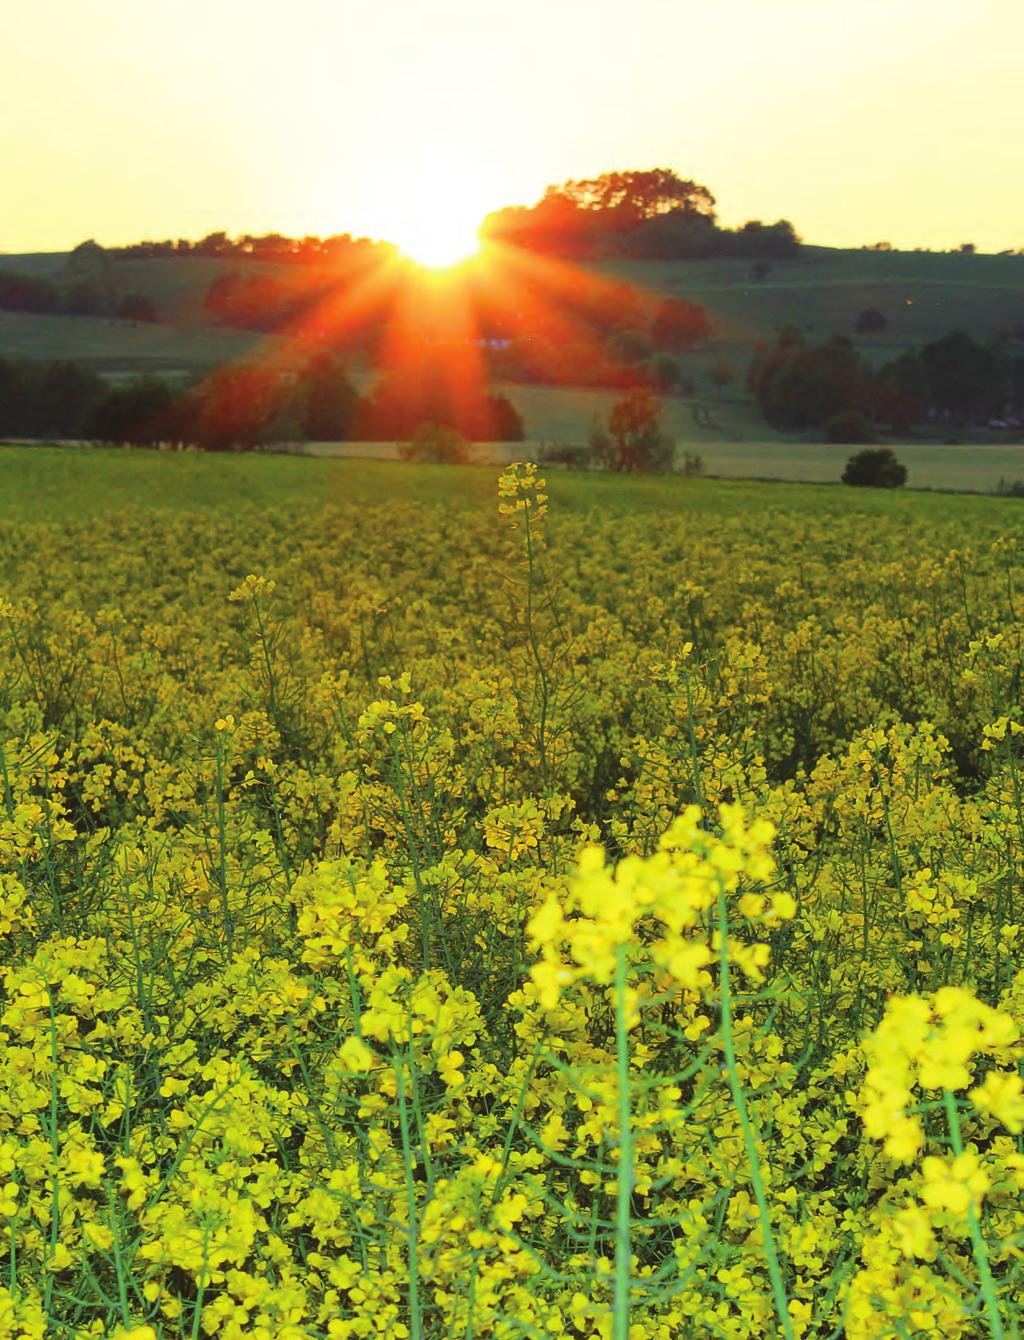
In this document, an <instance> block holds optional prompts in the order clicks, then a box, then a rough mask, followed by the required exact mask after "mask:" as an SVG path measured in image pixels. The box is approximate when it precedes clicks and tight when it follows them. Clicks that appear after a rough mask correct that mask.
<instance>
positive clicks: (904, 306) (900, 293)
mask: <svg viewBox="0 0 1024 1340" xmlns="http://www.w3.org/2000/svg"><path fill="white" fill-rule="evenodd" d="M64 259H65V258H64V256H63V255H62V254H51V255H38V254H37V255H24V256H0V269H21V270H24V271H26V272H30V273H32V274H35V275H46V274H55V273H56V272H58V271H59V269H60V267H61V265H62V264H63V262H64ZM594 268H595V270H596V271H597V272H598V273H600V274H603V275H606V276H608V277H609V278H615V279H621V280H627V281H628V282H629V283H631V284H633V285H635V286H636V287H637V288H639V289H641V290H643V291H644V292H646V293H648V294H649V295H652V296H658V295H676V296H685V297H688V298H692V299H693V300H695V301H697V302H699V303H701V304H702V305H703V306H704V307H705V308H706V309H707V310H708V312H709V313H710V315H711V317H712V320H713V322H714V326H715V333H714V336H713V338H712V339H710V340H709V341H707V342H705V343H704V344H703V345H702V346H701V347H700V348H698V349H696V350H694V351H691V352H690V353H688V354H685V355H683V356H682V362H683V364H684V367H685V371H686V373H687V375H688V376H689V377H690V378H691V380H692V382H693V384H694V387H695V391H696V397H695V400H694V401H687V402H684V401H676V402H671V403H670V406H669V411H668V417H669V426H670V428H671V429H672V431H673V432H674V433H675V434H676V436H677V437H678V439H679V440H680V442H681V443H687V444H689V443H691V442H692V443H695V444H700V443H704V444H710V443H716V442H749V441H751V440H756V441H762V442H763V441H771V440H772V438H773V434H772V433H771V432H770V431H766V429H765V426H764V424H763V423H762V421H761V420H760V417H759V415H758V414H757V412H756V409H755V407H754V406H753V404H752V403H751V401H750V400H749V399H748V398H747V397H746V395H745V394H744V390H743V381H744V377H745V374H746V369H747V365H748V363H749V360H750V355H751V351H752V348H753V346H754V344H755V343H756V342H757V341H758V340H760V339H764V338H766V337H769V336H770V335H771V334H772V333H773V332H774V331H775V330H776V329H777V328H778V327H779V326H782V325H797V326H800V327H801V328H803V329H804V330H805V331H807V332H808V334H809V335H810V336H811V337H812V338H824V337H826V336H828V335H830V334H832V333H833V332H836V331H839V332H843V333H846V334H850V335H852V334H853V325H854V322H855V320H856V318H857V315H858V313H860V312H861V311H863V310H864V309H865V308H867V307H877V308H878V309H879V310H880V311H881V312H883V313H884V315H885V316H886V317H887V319H888V326H887V328H886V330H885V331H884V332H883V333H882V334H881V335H877V336H870V337H857V341H856V342H857V345H858V347H859V348H861V349H862V350H863V351H864V352H865V353H866V354H867V355H868V356H869V357H871V358H873V359H875V360H876V361H884V360H887V359H889V358H892V357H894V356H895V355H896V354H898V353H899V352H900V351H901V350H903V349H905V348H908V347H910V346H912V345H917V344H922V343H924V342H926V341H928V340H931V339H935V338H937V337H938V336H940V335H942V334H944V333H945V332H947V331H948V330H951V329H954V328H959V329H963V330H966V331H968V332H969V333H970V334H971V335H972V336H974V337H975V338H977V339H979V340H988V339H991V338H992V337H993V336H995V335H996V334H998V333H999V332H1000V331H1004V330H1007V329H1009V328H1011V327H1014V326H1017V325H1019V324H1020V323H1022V322H1024V257H1022V256H978V255H966V254H961V253H953V254H946V253H930V252H896V251H894V252H877V251H859V250H858V251H839V250H833V249H829V248H822V247H807V248H804V250H803V253H802V254H801V256H800V257H799V258H798V259H797V260H793V261H784V262H783V261H780V262H775V263H774V264H773V265H772V266H771V267H770V269H769V271H768V273H767V274H766V275H765V276H764V277H763V278H762V279H759V280H758V279H754V278H753V277H752V273H751V265H750V262H749V261H746V260H723V259H717V260H709V261H688V262H661V261H617V262H608V263H603V264H601V265H598V266H595V267H594ZM232 271H241V272H244V273H245V274H256V273H261V274H266V275H271V276H273V275H275V274H277V275H279V276H281V277H282V278H284V277H288V276H292V277H293V276H294V266H290V265H285V264H273V263H269V262H249V261H244V262H243V261H231V260H216V259H207V258H199V257H189V258H184V259H180V260H178V259H155V260H126V261H119V262H117V263H116V266H115V272H116V277H117V282H118V286H119V289H120V290H121V291H122V292H125V293H127V292H133V293H141V294H144V295H146V296H147V297H149V298H150V299H152V301H153V302H154V303H155V305H156V307H157V310H158V312H159V313H160V316H161V321H160V323H159V324H158V325H157V326H155V327H149V326H146V325H142V324H133V323H131V322H118V321H108V320H97V319H93V318H84V317H83V318H79V317H74V318H65V317H39V316H30V315H23V314H15V313H10V312H7V313H0V355H16V356H20V357H26V358H74V359H79V360H81V361H84V362H88V363H91V364H92V365H93V366H95V367H97V368H99V369H100V370H101V371H104V372H108V373H111V374H114V375H117V374H122V375H123V374H125V373H129V372H134V371H138V370H140V369H152V370H160V371H167V370H178V371H183V372H195V371H199V370H201V369H203V368H208V367H211V366H213V365H215V364H217V363H221V362H224V361H230V360H235V359H242V358H246V357H250V356H252V355H254V354H257V353H259V352H260V351H261V350H265V349H266V348H268V347H270V348H272V349H274V352H275V355H276V356H280V354H281V350H280V347H279V346H275V344H274V342H273V341H271V342H270V344H269V346H268V342H267V339H266V337H262V336H258V335H255V334H250V333H248V332H241V331H234V330H229V329H225V328H223V327H218V326H215V325H212V324H211V323H210V322H209V321H208V320H207V318H206V316H205V314H204V311H203V298H204V295H205V293H206V291H207V289H208V288H209V286H210V284H211V283H212V282H213V280H214V279H215V278H217V277H218V276H219V275H222V274H225V273H230V272H232ZM716 362H725V363H726V364H728V366H729V368H730V369H731V371H732V372H733V381H732V383H731V384H730V385H729V386H727V387H726V388H725V390H724V391H723V390H721V389H719V388H717V387H716V386H715V385H714V383H713V382H712V380H711V378H710V371H711V368H712V366H713V365H714V364H715V363H716ZM505 389H507V390H508V391H509V392H510V393H511V394H512V396H513V398H514V400H515V403H516V404H517V406H518V407H519V409H520V411H521V413H522V414H523V416H524V419H525V421H526V430H527V436H528V437H529V438H530V439H535V440H557V441H566V440H577V441H579V440H581V439H582V438H583V437H584V436H585V434H586V430H587V426H588V423H589V421H590V418H591V416H592V414H593V413H594V410H595V409H601V408H603V407H605V406H606V405H607V403H609V399H610V397H609V396H608V395H606V394H604V393H601V392H596V391H585V390H574V389H568V390H564V389H552V388H546V387H536V386H524V385H518V384H517V385H514V386H510V387H507V388H505ZM695 408H696V409H697V413H696V414H695V412H694V411H695ZM704 410H706V411H707V413H706V414H705V413H704Z"/></svg>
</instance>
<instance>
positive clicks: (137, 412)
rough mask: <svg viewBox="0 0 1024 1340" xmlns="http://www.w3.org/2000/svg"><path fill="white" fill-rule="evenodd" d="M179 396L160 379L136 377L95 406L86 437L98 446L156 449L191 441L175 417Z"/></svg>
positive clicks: (177, 417)
mask: <svg viewBox="0 0 1024 1340" xmlns="http://www.w3.org/2000/svg"><path fill="white" fill-rule="evenodd" d="M177 399H178V395H177V393H176V391H175V389H174V387H173V386H171V385H170V384H169V383H168V382H166V381H164V380H163V378H161V377H152V376H150V377H136V378H134V379H133V380H132V381H129V382H126V383H125V384H124V385H123V386H116V387H113V388H112V389H111V390H110V391H108V393H107V394H106V396H104V398H103V399H102V400H101V401H100V402H99V404H98V405H96V406H95V408H94V410H93V413H92V416H91V419H90V421H89V425H88V429H87V436H89V437H91V438H94V439H96V440H97V441H99V442H114V443H121V442H128V443H131V444H132V445H133V446H140V447H141V446H153V445H155V444H156V443H158V442H166V441H169V440H175V439H179V438H181V437H183V436H184V437H186V438H190V436H191V435H190V434H188V433H184V434H183V433H182V429H183V428H184V427H185V424H184V423H183V422H182V420H181V418H180V416H177V415H176V414H175V406H176V403H177Z"/></svg>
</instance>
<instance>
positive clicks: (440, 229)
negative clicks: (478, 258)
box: [374, 137, 500, 270]
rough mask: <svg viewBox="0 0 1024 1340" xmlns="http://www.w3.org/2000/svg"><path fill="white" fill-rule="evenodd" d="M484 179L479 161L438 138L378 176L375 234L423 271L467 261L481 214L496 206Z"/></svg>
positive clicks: (474, 245) (473, 249)
mask: <svg viewBox="0 0 1024 1340" xmlns="http://www.w3.org/2000/svg"><path fill="white" fill-rule="evenodd" d="M438 138H439V140H440V137H438ZM487 176H488V174H487V173H486V172H485V171H483V170H481V164H480V163H479V161H478V160H475V159H473V158H472V157H471V156H469V155H466V154H464V153H462V152H460V150H459V149H457V148H456V147H454V146H451V145H450V144H445V143H444V142H443V140H441V141H440V142H438V143H434V144H432V145H430V146H428V147H421V149H420V151H419V152H418V153H417V154H416V156H415V157H414V158H411V159H410V160H407V161H406V162H404V163H402V164H401V165H399V166H396V168H395V169H394V171H392V172H390V173H389V174H388V176H387V177H386V178H384V177H382V179H381V181H380V190H379V194H378V200H377V207H376V209H375V211H374V213H375V219H374V223H375V230H374V231H375V235H376V236H377V237H380V238H382V239H383V240H384V241H386V242H391V243H393V244H394V245H395V246H396V247H397V248H398V250H399V251H400V252H402V254H403V255H405V256H407V257H408V258H409V259H410V260H412V261H415V262H416V264H417V265H422V266H424V267H425V268H427V269H431V270H435V269H436V270H440V269H446V268H448V267H450V266H454V265H458V264H459V263H460V262H461V261H465V260H468V259H469V258H470V257H471V256H474V255H475V254H476V253H477V252H478V251H479V249H480V225H481V223H482V222H483V219H484V216H485V215H486V214H488V213H489V212H490V211H491V210H492V209H494V208H496V205H495V195H496V192H495V189H494V186H493V184H492V183H491V182H490V181H489V180H488V179H487ZM396 183H398V184H400V194H398V195H397V196H396V195H395V186H396ZM498 199H499V200H500V195H498Z"/></svg>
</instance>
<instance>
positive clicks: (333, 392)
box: [297, 354, 359, 442]
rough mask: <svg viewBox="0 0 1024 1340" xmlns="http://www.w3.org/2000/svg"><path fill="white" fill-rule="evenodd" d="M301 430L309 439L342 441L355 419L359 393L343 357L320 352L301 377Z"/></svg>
mask: <svg viewBox="0 0 1024 1340" xmlns="http://www.w3.org/2000/svg"><path fill="white" fill-rule="evenodd" d="M297 390H298V394H299V397H300V398H301V401H302V410H301V415H302V430H303V434H304V436H305V437H306V438H307V439H308V440H309V441H310V442H343V441H344V440H345V439H346V438H347V437H348V435H349V430H350V429H351V427H352V424H353V422H354V421H355V417H356V413H357V411H358V409H359V395H358V393H357V391H356V389H355V387H354V386H353V385H352V383H351V382H350V381H349V379H348V374H347V373H346V371H345V366H344V364H343V363H342V361H341V359H340V358H338V357H337V356H336V355H332V354H319V355H317V357H315V358H314V359H312V361H311V362H310V363H309V364H308V365H307V367H306V368H305V370H304V371H303V373H302V374H301V376H300V378H299V384H298V388H297Z"/></svg>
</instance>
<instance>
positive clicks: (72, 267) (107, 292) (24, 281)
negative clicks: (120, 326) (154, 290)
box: [0, 241, 157, 321]
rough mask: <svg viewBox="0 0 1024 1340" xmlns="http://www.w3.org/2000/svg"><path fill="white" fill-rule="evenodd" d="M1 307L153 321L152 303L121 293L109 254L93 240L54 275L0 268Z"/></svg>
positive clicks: (42, 313)
mask: <svg viewBox="0 0 1024 1340" xmlns="http://www.w3.org/2000/svg"><path fill="white" fill-rule="evenodd" d="M0 309H3V310H4V311H9V312H35V313H37V314H39V315H43V316H108V317H117V318H118V319H120V320H122V321H156V320H157V310H156V306H155V305H154V303H153V301H152V300H151V299H150V298H148V297H146V296H145V295H144V294H141V293H123V292H121V290H120V288H119V286H118V284H117V282H116V279H115V276H114V271H113V267H112V264H111V259H110V255H109V253H108V252H106V251H105V250H104V249H103V247H101V246H100V245H99V244H98V243H97V242H92V241H89V242H83V243H81V245H80V246H77V247H75V249H74V251H72V252H71V253H70V254H69V255H68V257H67V259H66V260H65V262H64V265H63V267H62V268H61V269H60V271H59V272H58V273H57V274H56V275H55V276H54V277H53V278H50V277H48V276H45V275H31V274H25V273H23V272H22V271H20V270H2V269H0Z"/></svg>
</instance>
